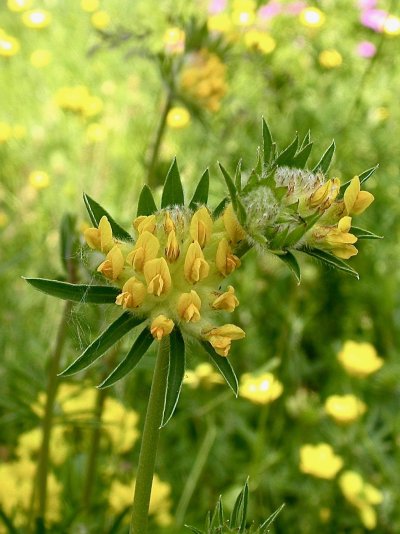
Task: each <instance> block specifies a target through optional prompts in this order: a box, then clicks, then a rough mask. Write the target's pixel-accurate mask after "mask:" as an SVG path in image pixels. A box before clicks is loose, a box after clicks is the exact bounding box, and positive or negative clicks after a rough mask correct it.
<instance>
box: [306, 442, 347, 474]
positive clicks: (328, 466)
mask: <svg viewBox="0 0 400 534" xmlns="http://www.w3.org/2000/svg"><path fill="white" fill-rule="evenodd" d="M342 466H343V460H342V459H341V457H340V456H337V455H336V454H335V453H334V451H333V449H332V447H331V446H330V445H328V444H327V443H319V444H318V445H303V446H302V447H301V448H300V471H302V472H303V473H307V474H308V475H312V476H313V477H317V478H325V479H327V480H331V479H332V478H335V476H336V474H337V472H338V471H339V470H340V469H341V468H342Z"/></svg>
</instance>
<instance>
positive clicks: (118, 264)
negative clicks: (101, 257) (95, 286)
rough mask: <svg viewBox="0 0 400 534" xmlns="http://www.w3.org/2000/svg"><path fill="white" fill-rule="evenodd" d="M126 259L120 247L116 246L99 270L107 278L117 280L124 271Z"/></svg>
mask: <svg viewBox="0 0 400 534" xmlns="http://www.w3.org/2000/svg"><path fill="white" fill-rule="evenodd" d="M124 263H125V259H124V256H123V254H122V252H121V250H120V248H119V247H118V245H115V246H114V247H113V248H112V249H111V250H110V252H109V253H108V254H107V256H106V259H105V261H103V263H101V264H100V265H99V266H98V268H97V270H98V272H100V273H101V274H102V275H103V276H105V277H106V278H110V279H111V280H116V279H117V278H118V276H119V275H120V274H121V273H122V271H123V269H124Z"/></svg>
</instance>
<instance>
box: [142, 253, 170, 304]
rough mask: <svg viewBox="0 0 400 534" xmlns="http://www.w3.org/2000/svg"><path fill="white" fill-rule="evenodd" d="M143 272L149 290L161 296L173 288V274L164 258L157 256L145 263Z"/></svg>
mask: <svg viewBox="0 0 400 534" xmlns="http://www.w3.org/2000/svg"><path fill="white" fill-rule="evenodd" d="M143 274H144V277H145V279H146V283H147V292H148V293H150V294H152V295H154V296H156V297H159V296H161V295H164V294H165V293H168V291H169V290H170V288H171V274H170V272H169V269H168V264H167V262H166V261H165V259H164V258H155V259H154V260H150V261H148V262H146V263H145V265H144V269H143Z"/></svg>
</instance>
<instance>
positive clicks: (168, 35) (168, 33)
mask: <svg viewBox="0 0 400 534" xmlns="http://www.w3.org/2000/svg"><path fill="white" fill-rule="evenodd" d="M185 39H186V34H185V31H184V30H182V29H181V28H178V27H177V26H171V27H170V28H167V29H166V30H165V33H164V39H163V41H164V49H165V51H166V53H167V54H171V55H178V54H183V52H184V51H185Z"/></svg>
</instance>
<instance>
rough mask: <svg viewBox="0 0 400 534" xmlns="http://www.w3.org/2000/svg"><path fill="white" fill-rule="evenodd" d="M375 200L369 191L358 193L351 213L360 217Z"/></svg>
mask: <svg viewBox="0 0 400 534" xmlns="http://www.w3.org/2000/svg"><path fill="white" fill-rule="evenodd" d="M374 200H375V197H374V195H373V194H372V193H370V192H369V191H360V192H359V194H358V196H357V199H356V201H355V202H354V204H353V209H352V210H351V212H352V213H353V214H354V215H360V214H361V213H363V212H364V211H365V210H366V209H367V208H368V207H369V206H370V205H371V204H372V202H373V201H374Z"/></svg>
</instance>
